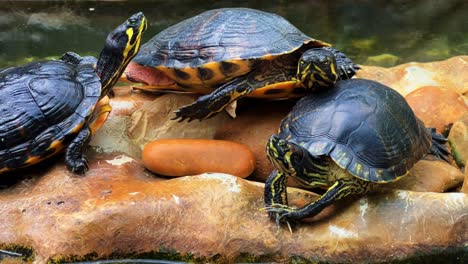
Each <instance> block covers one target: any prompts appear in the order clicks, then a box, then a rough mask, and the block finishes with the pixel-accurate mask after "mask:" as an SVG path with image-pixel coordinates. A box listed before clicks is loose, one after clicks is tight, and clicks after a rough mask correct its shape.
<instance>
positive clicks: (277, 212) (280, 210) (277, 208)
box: [265, 204, 297, 229]
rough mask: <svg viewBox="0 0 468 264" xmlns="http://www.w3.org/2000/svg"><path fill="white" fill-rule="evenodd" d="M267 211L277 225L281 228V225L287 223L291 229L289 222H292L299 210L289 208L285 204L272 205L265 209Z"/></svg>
mask: <svg viewBox="0 0 468 264" xmlns="http://www.w3.org/2000/svg"><path fill="white" fill-rule="evenodd" d="M265 210H266V211H267V212H268V215H269V216H270V218H271V219H272V220H274V221H275V222H276V225H278V226H280V225H281V223H286V224H287V225H288V226H289V228H290V229H291V226H290V224H289V221H288V220H290V218H291V216H292V215H293V214H294V212H296V211H297V208H295V207H289V206H287V205H284V204H271V205H270V206H267V207H265ZM291 219H293V218H291Z"/></svg>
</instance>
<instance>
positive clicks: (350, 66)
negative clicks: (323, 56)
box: [323, 47, 361, 80]
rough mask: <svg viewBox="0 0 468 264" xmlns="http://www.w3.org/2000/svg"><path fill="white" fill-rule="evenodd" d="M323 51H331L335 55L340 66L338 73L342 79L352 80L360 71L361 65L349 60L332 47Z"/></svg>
mask: <svg viewBox="0 0 468 264" xmlns="http://www.w3.org/2000/svg"><path fill="white" fill-rule="evenodd" d="M323 49H326V50H329V51H331V52H332V53H333V55H335V59H336V64H337V65H338V67H337V68H338V71H339V72H340V75H339V76H340V79H341V80H346V79H351V78H352V77H353V76H354V75H355V74H356V72H357V71H358V70H360V69H361V67H359V65H357V64H356V63H354V62H353V61H352V60H351V59H350V58H348V57H347V56H346V55H345V54H344V53H343V52H341V51H339V50H336V49H334V48H332V47H323Z"/></svg>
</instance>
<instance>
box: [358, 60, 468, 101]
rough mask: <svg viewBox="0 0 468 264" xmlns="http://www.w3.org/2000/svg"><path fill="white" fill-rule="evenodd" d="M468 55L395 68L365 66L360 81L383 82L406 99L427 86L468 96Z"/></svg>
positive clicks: (407, 64)
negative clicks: (443, 88) (445, 88)
mask: <svg viewBox="0 0 468 264" xmlns="http://www.w3.org/2000/svg"><path fill="white" fill-rule="evenodd" d="M467 73H468V56H457V57H453V58H450V59H447V60H444V61H436V62H428V63H418V62H411V63H405V64H401V65H398V66H395V67H392V68H382V67H377V66H362V69H361V70H359V71H358V72H357V74H356V77H358V78H364V79H371V80H375V81H378V82H381V83H383V84H385V85H387V86H390V87H392V88H393V89H395V90H397V91H398V92H399V93H400V94H402V95H403V96H406V95H407V94H409V93H410V92H412V91H414V90H416V89H418V88H420V87H423V86H441V87H447V88H450V90H452V91H453V92H456V93H458V94H467V93H468V86H467V85H466V84H467V83H468V74H467Z"/></svg>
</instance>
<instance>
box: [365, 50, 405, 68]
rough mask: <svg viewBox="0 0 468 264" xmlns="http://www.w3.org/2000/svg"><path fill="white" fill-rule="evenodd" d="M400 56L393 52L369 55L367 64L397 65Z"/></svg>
mask: <svg viewBox="0 0 468 264" xmlns="http://www.w3.org/2000/svg"><path fill="white" fill-rule="evenodd" d="M399 60H400V58H399V57H398V56H395V55H393V54H389V53H384V54H380V55H376V56H370V57H367V60H366V65H374V66H382V67H392V66H395V65H396V64H397V63H398V61H399Z"/></svg>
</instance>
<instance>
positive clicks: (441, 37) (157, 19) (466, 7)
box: [0, 0, 468, 67]
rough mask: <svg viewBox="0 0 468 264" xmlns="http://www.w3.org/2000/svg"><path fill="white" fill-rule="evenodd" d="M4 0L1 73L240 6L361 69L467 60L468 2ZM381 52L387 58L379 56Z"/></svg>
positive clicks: (91, 51)
mask: <svg viewBox="0 0 468 264" xmlns="http://www.w3.org/2000/svg"><path fill="white" fill-rule="evenodd" d="M0 2H1V4H0V67H5V66H10V65H18V64H21V63H24V62H27V61H30V60H35V59H40V58H45V57H51V56H59V55H60V54H62V53H64V52H66V51H75V52H78V53H80V54H81V55H86V54H91V55H97V54H98V53H99V51H100V49H101V48H102V45H103V43H104V39H105V37H106V35H107V33H108V32H110V31H111V30H112V29H113V28H114V27H115V26H117V25H119V24H120V23H121V22H123V21H124V20H125V19H126V18H127V17H128V16H129V15H130V14H132V13H134V12H137V11H143V12H144V13H145V15H146V16H147V18H148V20H149V22H150V28H149V30H148V32H147V34H146V35H145V38H144V40H145V41H146V40H148V39H150V38H151V36H153V35H154V34H156V33H157V32H159V31H160V30H162V29H164V28H165V27H167V26H170V25H172V24H175V23H177V22H178V21H180V20H182V19H184V18H188V17H191V16H193V15H196V14H198V13H200V12H203V11H204V10H207V9H212V8H220V7H234V6H242V7H250V8H256V9H261V10H265V11H270V12H274V13H277V14H280V15H282V16H284V17H285V18H287V19H288V20H289V21H291V22H292V23H293V24H294V25H296V26H297V27H298V28H299V29H301V30H302V31H303V32H305V33H306V34H308V35H310V36H312V37H314V38H318V39H321V40H324V41H327V42H329V43H332V44H333V45H334V46H335V47H337V48H339V49H341V50H343V51H344V52H346V53H347V54H348V55H349V56H350V57H351V58H352V59H354V60H355V61H356V62H357V63H362V64H368V65H387V66H391V65H394V64H396V63H403V62H409V61H420V62H424V61H434V60H443V59H447V58H449V57H452V56H456V55H462V54H465V55H466V54H468V1H466V0H415V1H404V0H392V1H385V0H347V1H344V0H339V1H328V0H315V1H314V0H310V1H286V0H285V1H259V0H257V1H213V0H205V1H195V0H191V1H190V0H185V1H184V0H165V1H159V0H158V1H155V0H153V1H0ZM382 54H385V56H383V57H385V59H384V60H379V59H376V58H375V57H374V56H379V55H382ZM377 58H379V57H377ZM380 58H382V56H380Z"/></svg>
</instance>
